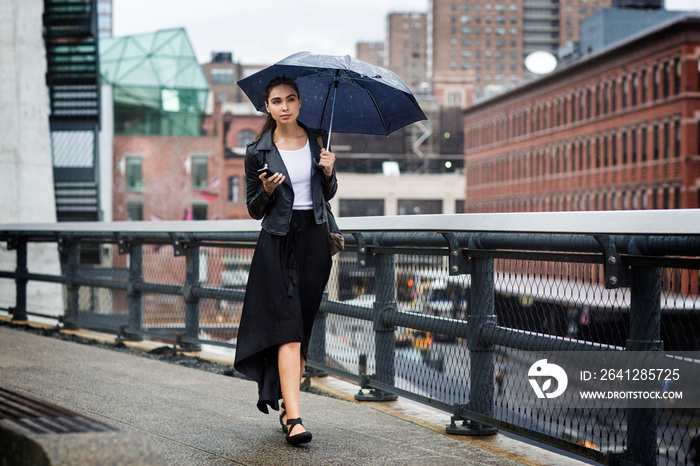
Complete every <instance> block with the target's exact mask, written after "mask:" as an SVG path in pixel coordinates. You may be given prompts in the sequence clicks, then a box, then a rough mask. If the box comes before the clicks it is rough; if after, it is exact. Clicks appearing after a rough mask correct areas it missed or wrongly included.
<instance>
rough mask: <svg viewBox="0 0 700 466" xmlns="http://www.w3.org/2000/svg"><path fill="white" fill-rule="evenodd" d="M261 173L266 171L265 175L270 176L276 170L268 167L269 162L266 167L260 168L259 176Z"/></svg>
mask: <svg viewBox="0 0 700 466" xmlns="http://www.w3.org/2000/svg"><path fill="white" fill-rule="evenodd" d="M261 173H264V174H265V175H267V176H268V178H269V177H271V176H272V175H274V174H275V172H273V171H272V170H270V169H269V168H268V166H267V164H265V166H264V167H262V168H261V169H260V170H258V176H260V174H261Z"/></svg>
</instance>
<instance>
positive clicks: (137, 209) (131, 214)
mask: <svg viewBox="0 0 700 466" xmlns="http://www.w3.org/2000/svg"><path fill="white" fill-rule="evenodd" d="M126 219H127V220H128V221H130V222H132V221H139V220H143V204H142V203H141V202H131V201H130V202H127V203H126Z"/></svg>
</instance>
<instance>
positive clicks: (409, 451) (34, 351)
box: [0, 327, 582, 466]
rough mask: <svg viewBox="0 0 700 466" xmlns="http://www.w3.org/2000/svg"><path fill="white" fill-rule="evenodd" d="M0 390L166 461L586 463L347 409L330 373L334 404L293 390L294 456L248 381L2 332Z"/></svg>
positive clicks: (414, 410) (396, 416)
mask: <svg viewBox="0 0 700 466" xmlns="http://www.w3.org/2000/svg"><path fill="white" fill-rule="evenodd" d="M105 338H106V340H109V339H111V338H112V337H111V336H105ZM141 344H142V345H143V344H144V343H141ZM0 385H3V386H5V387H8V388H10V389H12V390H16V391H19V392H23V393H27V394H30V395H33V396H35V397H38V398H41V399H44V400H46V401H48V402H51V403H54V404H57V405H59V406H62V407H64V408H67V409H71V410H73V411H77V412H78V413H80V414H83V415H86V416H88V417H91V418H93V419H96V420H99V421H102V422H105V423H107V424H109V425H112V426H114V427H117V428H118V429H121V430H123V431H127V432H130V433H135V434H138V435H139V436H142V437H143V438H144V439H145V440H147V441H150V442H152V444H153V445H155V447H156V448H157V449H159V450H160V455H161V457H162V459H163V461H164V463H165V464H169V465H228V464H246V465H255V464H265V465H267V464H319V465H320V464H323V465H333V464H343V465H347V464H353V465H356V464H372V465H375V464H378V465H379V464H387V465H388V464H391V465H397V464H398V465H400V464H406V465H408V464H411V465H415V464H460V465H464V464H479V465H482V466H486V465H516V464H530V465H537V464H582V463H579V462H578V461H574V460H570V459H569V458H566V457H564V456H560V455H558V454H555V453H550V452H546V451H543V450H541V449H539V448H536V447H533V446H530V445H527V444H524V443H520V442H517V441H514V440H512V439H508V438H507V437H505V436H502V435H496V436H493V437H489V438H488V439H473V438H458V437H451V436H448V435H445V434H444V426H445V424H446V423H447V422H448V421H449V416H448V415H447V414H445V413H440V414H439V415H438V414H435V413H434V412H433V414H432V415H429V414H428V415H426V413H428V411H424V410H423V411H422V408H421V407H419V406H416V405H417V404H415V403H412V402H408V401H402V400H400V401H399V402H387V403H365V404H360V403H356V402H354V401H349V400H352V398H351V394H350V393H349V392H350V391H351V390H352V391H354V392H356V391H357V387H356V386H355V387H352V386H351V384H348V383H346V382H343V381H341V380H338V379H336V378H333V377H327V378H322V379H316V380H315V381H314V385H315V386H316V387H317V388H319V389H321V390H324V388H325V389H326V391H327V392H331V393H332V394H333V395H334V397H327V396H320V395H314V394H310V393H302V394H301V402H302V412H303V418H304V424H305V426H306V427H307V428H308V430H309V431H311V432H312V433H313V434H314V439H313V441H312V442H311V443H310V444H309V445H308V446H307V447H302V448H295V447H292V446H289V445H288V444H287V443H286V442H285V440H284V435H283V434H282V433H281V431H280V426H279V423H278V420H277V415H276V414H272V415H267V416H266V415H263V414H261V413H260V412H259V411H258V410H257V409H256V407H255V401H256V399H257V396H256V391H257V390H256V386H255V384H254V383H252V382H250V381H246V380H241V379H237V378H233V377H225V376H222V375H218V374H214V373H211V372H206V371H201V370H196V369H190V368H186V367H181V366H178V365H175V364H169V363H166V362H161V361H158V360H153V359H148V358H142V357H139V356H134V355H131V354H126V353H122V352H117V351H111V350H109V349H103V348H97V347H93V346H88V345H81V344H77V343H73V342H68V341H63V340H59V339H56V338H49V337H44V336H40V335H35V334H32V333H29V332H25V331H22V330H16V329H11V328H7V327H0ZM343 398H345V399H343ZM402 403H403V404H402ZM426 409H427V408H426ZM431 416H432V417H433V419H432V420H431V419H426V417H427V418H430V417H431ZM431 423H432V424H431ZM439 423H441V424H442V425H439ZM118 454H119V453H118V452H105V455H106V456H109V455H112V456H114V455H118Z"/></svg>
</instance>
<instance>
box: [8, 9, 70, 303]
mask: <svg viewBox="0 0 700 466" xmlns="http://www.w3.org/2000/svg"><path fill="white" fill-rule="evenodd" d="M42 13H43V2H40V1H36V0H34V1H29V2H28V1H26V0H3V1H2V2H0V18H3V19H2V27H0V223H16V222H55V221H56V207H55V201H54V188H53V168H52V162H51V141H50V135H49V105H48V97H47V90H46V83H45V73H46V58H45V52H44V43H43V38H42V35H41V34H42V19H41V15H42ZM14 258H15V254H14V251H10V252H8V251H6V248H5V247H4V245H3V246H2V247H0V268H2V269H3V270H13V269H14V268H15V259H14ZM29 271H30V272H41V273H58V271H59V262H58V252H57V250H56V247H55V246H54V245H47V246H31V247H30V248H29ZM29 289H30V292H29V294H30V297H29V302H28V306H29V307H33V309H32V310H38V311H41V312H51V311H54V312H57V311H59V310H60V309H62V302H61V294H60V288H59V287H57V286H56V285H46V286H40V285H32V286H30V288H29ZM14 295H15V293H14V283H12V282H9V281H7V280H0V307H7V306H14V304H15V303H14Z"/></svg>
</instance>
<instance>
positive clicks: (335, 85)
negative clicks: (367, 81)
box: [326, 70, 340, 152]
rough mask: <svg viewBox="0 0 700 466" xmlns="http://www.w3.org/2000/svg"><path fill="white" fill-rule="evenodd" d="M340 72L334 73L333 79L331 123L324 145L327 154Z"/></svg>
mask: <svg viewBox="0 0 700 466" xmlns="http://www.w3.org/2000/svg"><path fill="white" fill-rule="evenodd" d="M339 74H340V70H338V71H336V72H335V78H333V102H332V103H331V123H330V125H328V142H327V143H326V145H327V146H328V147H327V150H328V152H330V151H331V134H333V115H335V95H336V93H337V92H338V84H340V79H339V78H338V75H339Z"/></svg>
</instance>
